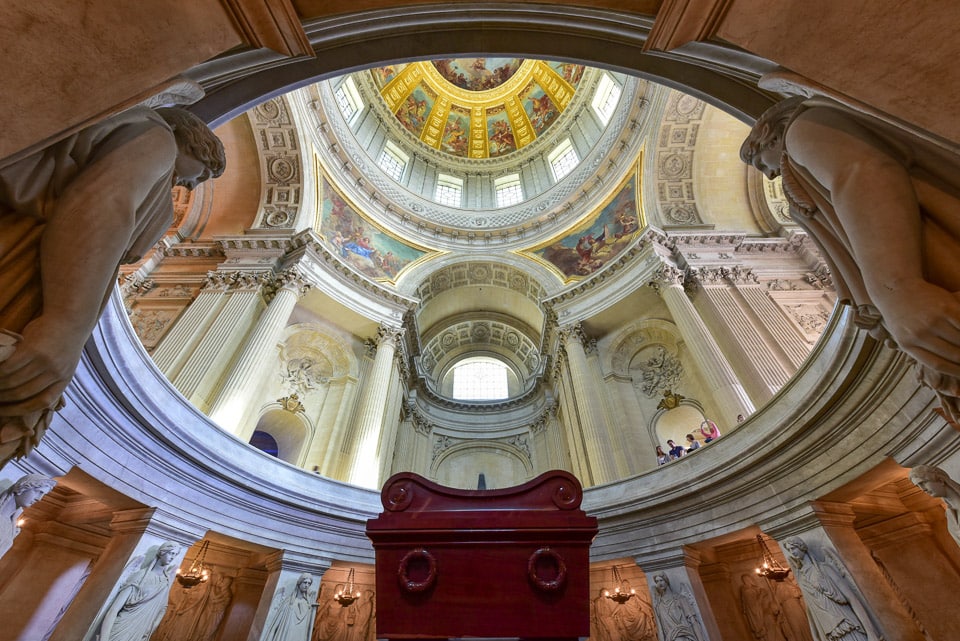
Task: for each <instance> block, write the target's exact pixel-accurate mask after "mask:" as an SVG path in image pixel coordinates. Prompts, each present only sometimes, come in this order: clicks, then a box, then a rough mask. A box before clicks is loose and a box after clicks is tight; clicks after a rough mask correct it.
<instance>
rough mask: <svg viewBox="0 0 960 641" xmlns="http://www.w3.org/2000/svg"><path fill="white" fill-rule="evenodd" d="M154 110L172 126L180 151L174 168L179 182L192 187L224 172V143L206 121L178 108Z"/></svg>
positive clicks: (189, 187)
mask: <svg viewBox="0 0 960 641" xmlns="http://www.w3.org/2000/svg"><path fill="white" fill-rule="evenodd" d="M157 113H158V114H160V117H161V118H163V119H164V120H165V121H166V123H167V124H168V125H170V128H171V129H173V135H174V138H176V140H177V147H178V149H179V150H180V152H179V154H178V156H177V164H176V166H175V168H174V173H175V174H176V175H177V184H178V185H180V186H183V187H187V188H188V189H193V188H194V187H196V186H197V185H198V184H200V183H201V182H203V181H205V180H208V179H210V178H217V177H219V176H220V175H221V174H223V169H224V167H225V166H226V164H227V161H226V154H225V153H224V151H223V143H222V142H220V139H219V138H217V136H216V135H215V134H214V133H213V131H211V130H210V127H208V126H207V123H205V122H204V121H203V120H201V119H200V118H198V117H197V116H195V115H194V114H192V113H190V112H189V111H187V110H186V109H180V108H179V107H164V108H162V109H157Z"/></svg>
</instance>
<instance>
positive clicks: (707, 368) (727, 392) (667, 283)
mask: <svg viewBox="0 0 960 641" xmlns="http://www.w3.org/2000/svg"><path fill="white" fill-rule="evenodd" d="M683 276H684V274H683V272H682V271H680V270H679V269H677V268H676V267H670V266H664V267H662V268H660V270H659V272H658V273H657V275H656V277H655V279H654V280H653V281H652V282H651V283H650V284H651V286H652V287H654V289H656V290H657V292H658V293H659V294H660V296H662V297H663V300H664V302H665V303H666V305H667V309H668V310H670V314H671V316H673V321H674V322H675V323H676V324H677V327H678V328H679V329H680V334H681V335H682V336H683V340H684V342H685V343H686V344H687V351H688V353H689V354H690V357H691V358H692V359H693V360H694V361H695V362H696V365H697V369H698V370H699V372H700V375H701V376H702V378H703V382H704V384H705V385H706V389H707V391H708V392H709V393H710V394H711V396H712V397H713V401H714V403H715V404H716V407H717V408H718V410H719V412H720V416H719V417H718V419H719V420H717V423H719V424H720V426H721V430H722V429H723V426H724V425H736V423H737V414H744V415H748V414H752V413H753V410H754V406H753V401H751V400H750V397H749V396H748V395H747V392H746V390H744V389H743V385H742V384H741V383H740V381H739V380H738V379H737V376H736V374H734V372H733V369H732V368H731V367H730V363H729V362H727V358H726V357H725V356H724V355H723V352H722V351H721V350H720V346H719V345H717V341H716V340H715V339H714V337H713V335H712V334H711V333H710V330H708V329H707V326H706V325H705V324H704V322H703V319H702V318H700V314H699V313H698V312H697V310H696V308H695V307H694V306H693V303H691V302H690V299H689V298H687V294H686V292H684V290H683Z"/></svg>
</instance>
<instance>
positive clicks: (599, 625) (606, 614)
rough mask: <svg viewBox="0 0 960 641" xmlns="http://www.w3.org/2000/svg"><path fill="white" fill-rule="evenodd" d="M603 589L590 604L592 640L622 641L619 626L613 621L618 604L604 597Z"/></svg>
mask: <svg viewBox="0 0 960 641" xmlns="http://www.w3.org/2000/svg"><path fill="white" fill-rule="evenodd" d="M604 591H605V590H603V589H601V590H600V594H598V595H597V598H595V599H594V600H593V601H591V603H590V638H591V639H592V640H593V641H620V637H619V634H618V633H617V624H616V622H615V621H614V620H613V609H614V608H615V607H617V606H616V604H615V603H614V602H613V601H611V600H610V599H608V598H607V597H605V596H604V594H603V593H604Z"/></svg>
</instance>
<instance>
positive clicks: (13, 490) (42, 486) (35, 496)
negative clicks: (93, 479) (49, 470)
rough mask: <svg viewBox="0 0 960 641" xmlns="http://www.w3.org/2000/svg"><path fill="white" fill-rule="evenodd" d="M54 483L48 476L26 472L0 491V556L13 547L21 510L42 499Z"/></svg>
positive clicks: (18, 528) (17, 532) (18, 529)
mask: <svg viewBox="0 0 960 641" xmlns="http://www.w3.org/2000/svg"><path fill="white" fill-rule="evenodd" d="M56 484H57V482H56V481H54V480H53V479H52V478H50V477H48V476H44V475H42V474H27V475H26V476H21V477H20V478H19V479H18V480H17V481H16V482H15V483H14V484H13V485H11V486H10V487H9V488H7V489H6V490H4V491H3V492H0V557H2V556H3V555H4V554H6V553H7V550H9V549H10V548H11V547H13V540H14V539H15V538H17V535H18V534H20V526H19V525H18V524H17V522H18V521H19V520H20V515H21V514H23V510H24V509H26V508H28V507H30V506H31V505H33V504H34V503H36V502H37V501H39V500H40V499H42V498H43V496H44V495H45V494H46V493H47V492H49V491H50V490H52V489H53V486H54V485H56Z"/></svg>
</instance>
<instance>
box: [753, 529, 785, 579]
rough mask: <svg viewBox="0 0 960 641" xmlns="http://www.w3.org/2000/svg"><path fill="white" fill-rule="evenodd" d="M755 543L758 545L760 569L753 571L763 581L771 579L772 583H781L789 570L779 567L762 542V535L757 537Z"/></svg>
mask: <svg viewBox="0 0 960 641" xmlns="http://www.w3.org/2000/svg"><path fill="white" fill-rule="evenodd" d="M757 542H758V543H759V544H760V553H761V557H760V567H758V568H757V569H756V570H755V571H756V573H757V574H759V575H760V576H762V577H764V578H765V579H772V580H773V581H777V582H780V581H783V580H784V579H785V578H787V575H788V574H790V568H788V567H784V566H782V565H780V563H779V562H778V561H777V560H776V559H775V558H773V555H772V554H770V550H769V549H767V544H766V543H765V542H764V540H763V535H762V534H758V535H757Z"/></svg>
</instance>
